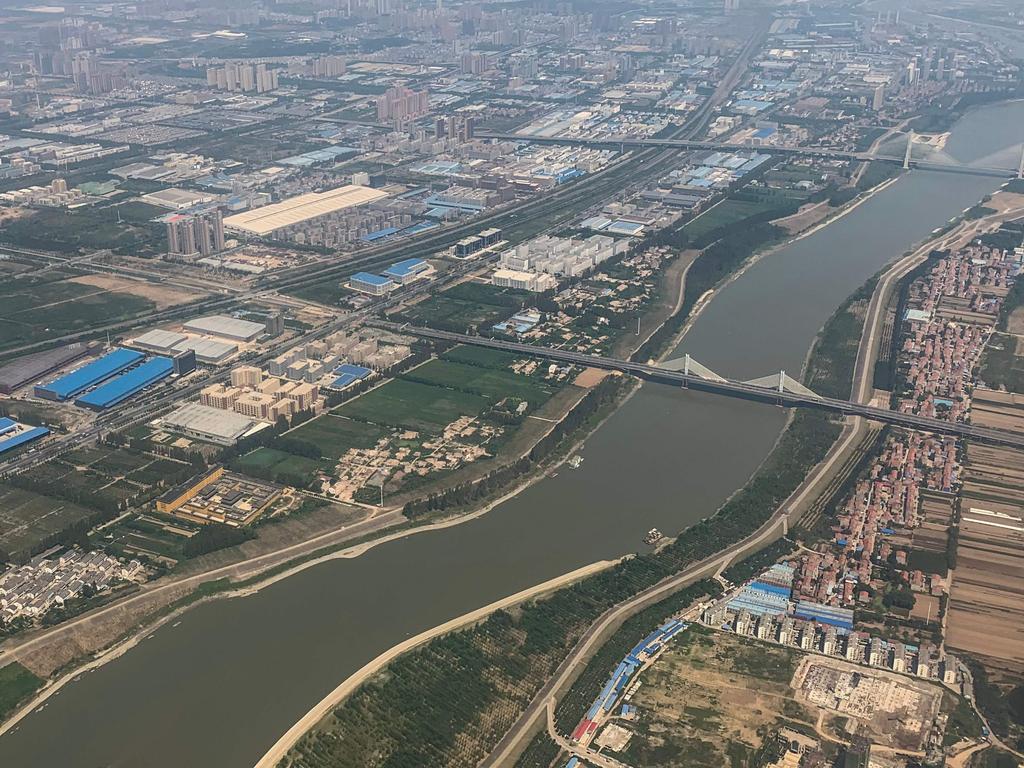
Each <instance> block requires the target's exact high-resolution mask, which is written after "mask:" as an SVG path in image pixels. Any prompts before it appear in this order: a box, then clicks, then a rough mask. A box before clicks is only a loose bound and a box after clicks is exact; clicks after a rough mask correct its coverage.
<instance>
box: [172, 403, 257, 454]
mask: <svg viewBox="0 0 1024 768" xmlns="http://www.w3.org/2000/svg"><path fill="white" fill-rule="evenodd" d="M160 426H161V427H162V428H164V429H167V430H169V431H171V432H177V433H179V434H181V435H185V436H186V437H191V438H195V439H196V440H203V441H205V442H208V443H214V444H215V445H234V444H235V443H236V442H237V441H238V440H239V439H240V438H242V437H244V436H245V435H247V434H248V433H250V432H252V431H254V430H255V429H256V428H258V427H261V426H266V425H265V424H262V422H260V421H259V420H257V419H253V418H250V417H249V416H244V415H242V414H240V413H235V412H233V411H226V410H222V409H220V408H211V407H209V406H206V405H200V404H199V403H186V404H185V405H183V406H181V407H180V408H177V409H176V410H174V411H172V412H171V413H169V414H167V415H166V416H164V417H163V418H162V419H161V420H160Z"/></svg>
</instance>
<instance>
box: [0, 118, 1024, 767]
mask: <svg viewBox="0 0 1024 768" xmlns="http://www.w3.org/2000/svg"><path fill="white" fill-rule="evenodd" d="M1021 125H1024V103H1015V104H1005V105H999V106H994V107H989V108H985V109H983V110H979V111H976V112H973V113H971V114H970V115H968V116H967V117H966V118H964V119H963V120H962V121H961V122H960V123H959V124H958V125H957V126H956V129H955V131H954V134H953V136H952V137H951V139H950V141H949V143H948V145H947V147H946V152H947V153H949V154H951V155H953V156H954V157H956V158H958V159H960V160H963V161H966V162H973V161H979V160H982V159H985V163H984V164H985V165H993V164H998V165H1000V166H1008V167H1016V164H1017V157H1018V154H1019V146H1018V145H1019V143H1020V141H1021V139H1022V135H1021V129H1020V126H1021ZM1014 147H1016V149H1014ZM1001 150H1006V151H1003V152H1001V155H1002V156H1001V157H996V158H993V157H991V156H992V155H994V154H997V153H1000V151H1001ZM999 183H1000V181H999V180H998V179H995V178H985V177H978V176H968V175H961V174H953V173H935V172H922V171H913V172H911V173H909V174H906V175H905V176H904V177H902V178H901V179H900V180H899V181H898V182H896V183H895V184H893V185H891V186H890V187H888V188H887V189H885V190H884V191H882V192H880V193H879V194H877V195H875V196H874V197H873V198H871V199H870V200H868V201H867V202H865V203H864V204H863V205H861V206H859V207H858V208H856V209H855V210H854V211H853V212H852V213H850V214H849V215H847V216H845V217H843V218H841V219H839V220H838V221H835V222H834V223H832V224H831V225H829V226H828V227H826V228H824V229H822V230H820V231H819V232H817V233H815V234H813V235H811V236H809V237H806V238H803V239H801V240H798V241H796V242H794V243H792V244H790V245H788V246H786V247H785V248H782V249H779V250H778V251H776V252H774V253H772V254H771V255H770V256H767V257H766V258H763V259H762V260H760V261H759V262H757V263H756V264H755V265H753V266H752V267H751V268H750V269H749V270H747V272H746V273H744V274H743V276H742V277H740V278H739V279H737V280H735V281H733V282H732V283H730V284H729V285H728V286H726V287H725V288H723V289H722V290H721V291H720V292H719V293H718V295H717V296H716V297H715V298H714V300H713V301H711V302H710V304H709V305H708V306H707V308H706V309H705V311H704V312H703V313H702V314H701V315H700V317H699V318H698V320H697V321H696V322H695V323H694V325H693V327H692V329H691V330H690V332H689V333H688V334H687V335H686V336H685V337H684V339H683V341H682V343H681V344H680V348H679V349H680V352H684V351H685V352H689V353H690V354H692V355H693V356H694V357H695V358H696V359H698V360H700V361H701V362H703V363H704V364H705V365H708V366H709V367H711V368H712V369H713V370H716V371H718V372H719V373H721V374H723V375H728V376H737V377H747V378H752V377H754V376H758V375H764V374H767V373H770V372H772V371H778V370H779V369H780V368H785V369H786V370H787V371H790V372H792V373H794V374H795V373H796V372H798V371H799V370H800V367H801V365H802V363H803V360H804V357H805V356H806V353H807V350H808V348H809V347H810V345H811V343H812V341H813V339H814V337H815V334H816V333H817V332H818V330H819V329H820V328H821V326H822V324H823V323H824V322H825V320H826V319H827V318H828V316H829V315H830V314H831V313H832V312H833V311H834V309H835V308H836V307H837V306H838V305H839V304H840V303H841V302H842V301H843V299H845V298H846V297H847V296H848V295H849V294H850V293H852V292H853V291H854V290H855V289H856V288H857V287H859V286H860V285H861V284H862V283H863V282H864V281H865V280H866V279H867V278H868V277H869V276H871V275H872V274H874V273H875V272H877V271H878V270H879V268H881V267H882V266H883V265H884V264H885V263H887V262H889V261H891V260H892V259H894V258H895V257H897V256H899V255H900V254H901V253H903V252H904V251H906V250H908V249H909V248H910V247H911V246H912V245H913V244H914V243H915V242H917V241H920V240H922V239H923V238H925V237H926V236H927V235H928V234H929V232H931V231H932V230H933V229H934V228H936V227H939V226H941V225H942V224H944V223H945V222H946V221H948V220H949V219H950V218H951V217H953V216H955V215H957V214H959V213H960V211H961V210H962V209H964V208H965V207H967V206H970V205H972V204H974V203H976V202H977V201H978V200H979V199H980V198H981V197H982V196H983V195H985V194H986V193H990V192H992V191H994V190H995V189H996V188H997V187H998V185H999ZM783 422H784V413H783V411H781V410H779V409H776V408H773V407H771V406H766V405H760V404H756V403H751V402H746V401H743V400H732V399H728V398H723V397H717V396H713V395H708V394H701V393H695V392H691V391H681V390H675V389H671V388H668V387H663V386H659V385H645V386H644V387H642V388H641V390H640V391H639V392H638V393H637V394H636V395H635V396H634V397H633V398H632V399H630V400H629V401H628V402H627V403H626V404H625V405H624V406H623V407H622V408H621V409H619V411H618V412H616V413H615V414H614V415H613V416H612V417H611V418H610V419H609V420H608V421H607V422H606V423H605V424H604V426H603V427H602V428H601V429H599V430H598V431H597V432H596V433H595V434H594V435H593V436H592V437H591V438H590V439H589V440H588V442H587V445H586V447H585V450H584V452H583V455H584V456H585V457H586V460H585V461H584V463H583V465H582V467H581V468H580V469H579V470H577V471H569V470H565V471H562V472H560V473H559V474H558V475H557V476H556V477H553V478H546V479H544V480H542V481H541V482H539V483H537V484H535V485H534V486H532V487H531V488H529V489H527V490H526V491H524V492H523V493H521V494H519V495H518V496H516V497H514V498H513V499H511V500H509V501H507V502H505V503H503V504H501V505H499V506H498V507H496V508H495V509H493V510H492V511H491V512H489V513H488V514H486V515H484V516H482V517H480V518H477V519H475V520H472V521H469V522H466V523H464V524H462V525H458V526H455V527H453V528H449V529H446V530H442V531H437V532H428V533H421V534H418V535H415V536H411V537H408V538H405V539H401V540H397V541H394V542H390V543H387V544H383V545H381V546H378V547H375V548H373V549H371V550H370V551H368V552H367V553H365V554H363V555H361V556H360V557H357V558H354V559H339V560H333V561H329V562H326V563H323V564H320V565H317V566H314V567H311V568H308V569H307V570H305V571H302V572H300V573H298V574H296V575H294V576H291V577H289V578H287V579H284V580H282V581H279V582H277V583H275V584H273V585H272V586H269V587H267V588H266V589H263V590H261V591H260V592H258V593H257V594H254V595H251V596H248V597H243V598H234V599H229V600H219V601H215V602H212V603H206V604H203V605H200V606H197V607H196V608H193V609H191V610H190V611H188V612H187V613H186V614H185V615H184V616H183V617H182V618H181V622H180V624H176V625H175V626H170V625H168V626H165V627H163V628H161V629H159V630H157V631H156V632H155V633H154V634H153V635H152V636H151V637H149V638H148V639H146V640H144V641H143V642H142V643H140V644H139V645H138V646H137V647H135V648H134V649H132V650H131V651H129V652H128V653H126V654H125V655H124V656H122V657H121V658H119V659H116V660H114V661H112V662H111V663H109V664H107V665H105V666H103V667H101V668H99V669H98V670H96V671H94V672H91V673H88V674H86V675H84V676H83V677H82V678H81V679H80V680H78V681H75V682H73V683H71V684H69V685H67V686H66V687H65V688H64V689H63V690H61V691H60V692H59V694H58V695H57V696H55V697H52V698H51V699H50V700H49V702H48V703H47V704H46V706H45V707H44V708H43V709H42V710H41V711H37V712H35V713H33V714H32V715H30V716H29V717H27V718H25V719H24V720H23V721H22V722H21V723H20V724H19V726H18V727H17V729H14V730H12V731H11V732H10V733H8V734H6V735H4V736H3V737H0V765H2V766H5V767H7V766H10V767H11V768H14V767H15V766H17V767H18V768H21V767H22V766H24V767H26V768H27V767H28V766H32V767H36V766H39V767H43V766H45V767H47V768H49V767H50V766H54V767H55V766H62V768H78V767H81V768H97V767H98V766H118V767H121V766H124V767H127V766H131V767H132V768H137V767H140V766H145V767H146V768H165V767H166V768H171V767H172V766H173V767H174V768H180V767H181V766H189V768H245V767H246V766H251V765H252V764H253V763H254V762H255V761H256V760H257V759H258V758H259V757H260V756H261V755H262V754H263V753H264V751H265V750H266V749H267V748H269V747H270V745H271V744H273V743H274V742H275V741H276V740H277V738H278V737H279V736H280V735H281V734H282V733H283V732H284V731H285V730H287V729H288V728H289V727H290V726H291V725H292V724H293V723H294V722H295V721H296V720H297V719H298V718H299V717H301V716H302V715H303V714H304V713H305V712H306V711H307V710H308V709H309V708H310V707H311V706H312V705H313V704H315V703H316V702H317V701H318V700H320V699H321V698H322V697H323V696H324V695H326V694H327V693H328V692H329V691H330V690H332V689H333V688H334V687H335V686H336V685H337V684H338V683H339V682H340V681H341V680H343V679H344V678H345V677H347V676H348V675H349V674H351V673H352V672H353V671H355V670H356V669H358V668H359V667H361V666H362V665H363V664H365V663H366V662H367V661H369V660H370V659H372V658H374V657H375V656H377V655H378V654H379V653H381V652H383V651H384V650H386V649H387V648H389V647H391V646H393V645H395V644H397V643H399V642H401V641H402V640H403V639H405V638H407V637H410V636H411V635H414V634H417V633H419V632H421V631H423V630H425V629H428V628H430V627H433V626H436V625H438V624H440V623H442V622H444V621H446V620H448V619H451V618H453V617H456V616H459V615H461V614H463V613H466V612H468V611H471V610H473V609H475V608H478V607H480V606H482V605H486V604H487V603H490V602H493V601H495V600H497V599H500V598H502V597H505V596H507V595H510V594H513V593H515V592H517V591H519V590H522V589H525V588H527V587H529V586H532V585H534V584H538V583H540V582H542V581H545V580H547V579H550V578H553V577H555V576H558V575H561V574H564V573H567V572H569V571H571V570H573V569H575V568H578V567H580V566H582V565H585V564H588V563H592V562H594V561H596V560H600V559H604V558H611V557H615V556H618V555H623V554H625V553H628V552H632V551H636V550H637V549H638V548H639V547H640V546H641V541H640V540H641V538H642V536H643V535H644V533H645V532H646V531H647V530H648V529H650V528H652V527H658V528H660V529H662V530H664V531H666V532H676V531H678V530H680V529H682V528H684V527H686V526H688V525H689V524H691V523H693V522H695V521H697V520H699V519H701V518H703V517H705V516H707V515H709V514H712V513H713V512H714V511H715V509H716V508H717V507H718V506H719V505H720V504H721V503H722V502H723V500H724V499H725V498H726V497H727V496H728V495H729V494H730V493H732V492H733V491H734V490H735V489H736V488H738V487H739V486H741V485H742V484H743V483H744V482H745V481H746V479H747V478H748V477H749V476H750V474H751V473H752V472H753V471H754V469H755V468H756V467H757V466H758V464H759V463H760V462H761V461H762V459H763V458H764V457H765V455H766V454H767V452H768V451H769V450H770V448H771V446H772V444H773V443H774V441H775V440H776V438H777V437H778V434H779V431H780V430H781V428H782V425H783Z"/></svg>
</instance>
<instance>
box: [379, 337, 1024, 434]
mask: <svg viewBox="0 0 1024 768" xmlns="http://www.w3.org/2000/svg"><path fill="white" fill-rule="evenodd" d="M372 325H374V326H377V327H380V328H386V329H387V330H390V331H395V332H397V333H403V334H411V335H414V336H420V337H423V338H428V339H437V340H439V341H447V342H452V343H457V344H470V345H473V346H477V347H487V348H489V349H498V350H503V351H505V352H513V353H515V354H517V355H526V356H529V357H538V358H541V359H543V360H550V361H552V362H556V363H568V364H572V365H581V366H586V367H590V368H601V369H604V370H610V371H620V372H622V373H627V374H630V375H631V376H638V377H640V378H644V379H649V380H650V381H655V382H659V383H661V384H670V385H674V386H680V387H684V388H690V389H696V390H700V391H703V392H711V393H714V394H716V395H724V396H726V397H737V398H742V399H744V400H756V401H759V402H765V403H772V404H774V405H780V406H785V407H787V408H819V409H822V410H826V411H832V412H834V413H841V414H844V415H851V416H862V417H864V418H866V419H870V420H872V421H880V422H883V423H886V424H893V425H896V426H899V427H906V428H908V429H916V430H920V431H923V432H934V433H937V434H943V435H955V436H957V437H966V438H970V439H972V440H977V441H979V442H983V443H989V444H991V445H1005V446H1009V447H1012V448H1024V434H1018V433H1014V432H1008V431H1006V430H1002V429H992V428H990V427H980V426H975V425H972V424H962V423H959V422H951V421H944V420H942V419H936V418H932V417H929V416H919V415H916V414H912V413H899V412H898V411H893V410H890V409H888V408H879V407H877V406H872V405H863V404H861V403H855V402H852V401H850V400H840V399H838V398H832V397H821V396H820V395H818V394H815V393H814V392H812V391H811V390H809V389H807V388H806V387H804V386H803V385H802V384H800V383H799V382H797V381H795V380H794V379H792V378H790V377H789V376H787V375H786V374H785V372H784V371H780V372H779V373H777V374H772V375H770V376H765V377H763V378H760V379H754V380H753V381H736V380H733V379H726V378H723V377H721V376H718V375H717V374H715V373H714V372H713V371H711V370H709V369H708V368H706V367H704V366H703V365H701V364H700V363H698V362H697V361H695V360H693V359H692V358H690V357H689V356H688V355H687V356H684V357H683V358H680V359H678V360H673V361H669V362H667V363H662V364H660V365H651V364H647V363H636V362H632V361H629V360H617V359H615V358H612V357H600V356H597V355H585V354H581V353H579V352H572V351H569V350H565V349H553V348H551V347H541V346H536V345H533V344H520V343H518V342H514V341H504V340H501V339H491V338H487V337H485V336H469V335H466V334H463V333H452V332H450V331H438V330H434V329H433V328H421V327H418V326H412V325H400V324H397V323H387V322H373V323H372Z"/></svg>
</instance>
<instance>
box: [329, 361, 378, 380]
mask: <svg viewBox="0 0 1024 768" xmlns="http://www.w3.org/2000/svg"><path fill="white" fill-rule="evenodd" d="M334 372H335V373H347V374H349V375H351V376H352V377H353V378H356V379H361V378H363V377H364V376H369V375H370V374H371V373H373V371H371V370H370V369H369V368H364V367H363V366H361V365H352V363H342V364H341V365H339V366H338V367H337V368H335V369H334Z"/></svg>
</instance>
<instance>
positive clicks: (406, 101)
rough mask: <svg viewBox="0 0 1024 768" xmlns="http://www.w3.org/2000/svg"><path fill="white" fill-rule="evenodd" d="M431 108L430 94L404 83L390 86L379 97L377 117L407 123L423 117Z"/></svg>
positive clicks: (382, 120) (380, 119)
mask: <svg viewBox="0 0 1024 768" xmlns="http://www.w3.org/2000/svg"><path fill="white" fill-rule="evenodd" d="M429 110H430V94H429V93H428V92H427V91H414V90H412V89H411V88H406V87H405V86H404V85H396V86H394V87H393V88H388V89H387V90H386V91H384V93H382V94H381V95H380V96H379V97H378V99H377V119H378V120H379V121H380V122H382V123H385V122H394V123H395V124H397V125H402V124H405V123H406V122H408V121H410V120H413V119H415V118H417V117H422V116H423V115H425V114H427V112H428V111H429Z"/></svg>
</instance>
